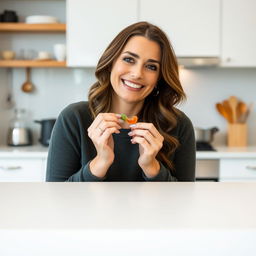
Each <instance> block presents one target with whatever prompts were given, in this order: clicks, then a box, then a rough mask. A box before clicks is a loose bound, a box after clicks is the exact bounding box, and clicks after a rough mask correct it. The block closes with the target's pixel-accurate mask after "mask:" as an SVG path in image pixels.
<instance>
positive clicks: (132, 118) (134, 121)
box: [126, 116, 138, 124]
mask: <svg viewBox="0 0 256 256" xmlns="http://www.w3.org/2000/svg"><path fill="white" fill-rule="evenodd" d="M137 121H138V117H137V116H133V117H131V118H128V117H127V119H126V122H127V123H128V124H136V123H137Z"/></svg>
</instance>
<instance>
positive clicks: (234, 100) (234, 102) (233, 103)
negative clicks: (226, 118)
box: [228, 96, 238, 123]
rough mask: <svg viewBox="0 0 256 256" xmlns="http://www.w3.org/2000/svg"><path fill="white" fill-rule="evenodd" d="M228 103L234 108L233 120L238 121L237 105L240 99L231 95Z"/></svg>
mask: <svg viewBox="0 0 256 256" xmlns="http://www.w3.org/2000/svg"><path fill="white" fill-rule="evenodd" d="M228 103H229V105H230V107H231V110H232V117H233V122H234V123H236V122H237V113H236V107H237V104H238V100H237V97H236V96H230V97H229V99H228Z"/></svg>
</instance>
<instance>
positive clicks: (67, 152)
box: [46, 22, 195, 181]
mask: <svg viewBox="0 0 256 256" xmlns="http://www.w3.org/2000/svg"><path fill="white" fill-rule="evenodd" d="M95 74H96V77H97V79H98V81H97V82H96V83H95V84H94V85H93V86H92V87H91V89H90V92H89V101H88V102H79V103H75V104H71V105H70V106H68V107H67V108H65V109H64V110H63V111H62V113H61V114H60V116H59V117H58V120H57V122H56V124H55V127H54V130H53V134H52V138H51V143H50V148H49V155H48V164H47V178H46V179H47V181H194V178H195V139H194V132H193V126H192V124H191V122H190V120H189V119H188V117H187V116H186V115H185V114H184V113H183V112H181V111H179V110H178V109H176V108H175V107H174V106H175V105H176V104H178V103H179V102H180V101H182V100H183V99H184V98H185V94H184V91H183V89H182V86H181V84H180V81H179V74H178V65H177V60H176V57H175V54H174V52H173V50H172V47H171V45H170V43H169V41H168V38H167V37H166V35H165V34H164V32H162V31H161V30H160V29H159V28H158V27H156V26H154V25H152V24H149V23H147V22H139V23H135V24H133V25H130V26H129V27H127V28H125V29H124V30H123V31H121V32H120V33H119V34H118V35H117V36H116V37H115V38H114V40H113V41H112V42H111V43H110V45H109V46H108V48H107V49H106V50H105V52H104V53H103V55H102V57H101V58H100V60H99V62H98V65H97V68H96V73H95ZM121 114H125V115H127V116H128V117H131V116H138V118H139V120H138V123H136V124H133V125H129V124H128V123H127V122H124V121H123V120H122V118H121V117H122V116H121Z"/></svg>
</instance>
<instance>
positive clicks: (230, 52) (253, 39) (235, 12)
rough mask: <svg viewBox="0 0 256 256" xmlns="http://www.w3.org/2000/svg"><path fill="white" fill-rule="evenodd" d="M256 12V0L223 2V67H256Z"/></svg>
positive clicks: (226, 0) (229, 0)
mask: <svg viewBox="0 0 256 256" xmlns="http://www.w3.org/2000/svg"><path fill="white" fill-rule="evenodd" d="M255 10H256V1H255V0H222V52H221V58H222V61H221V65H222V66H223V67H256V47H255V45H256V33H255V29H256V15H255Z"/></svg>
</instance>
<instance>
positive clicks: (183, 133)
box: [173, 113, 196, 181]
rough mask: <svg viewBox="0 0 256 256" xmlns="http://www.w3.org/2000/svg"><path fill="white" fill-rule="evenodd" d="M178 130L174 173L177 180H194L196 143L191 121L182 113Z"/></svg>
mask: <svg viewBox="0 0 256 256" xmlns="http://www.w3.org/2000/svg"><path fill="white" fill-rule="evenodd" d="M182 114H183V115H182V118H181V125H180V127H179V130H178V140H179V143H180V145H179V147H178V148H177V150H176V152H175V155H174V160H173V163H174V167H175V170H174V175H175V176H176V178H177V180H178V181H195V164H196V144H195V134H194V128H193V125H192V122H191V121H190V119H189V118H188V117H187V116H186V115H185V114H184V113H182Z"/></svg>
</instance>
